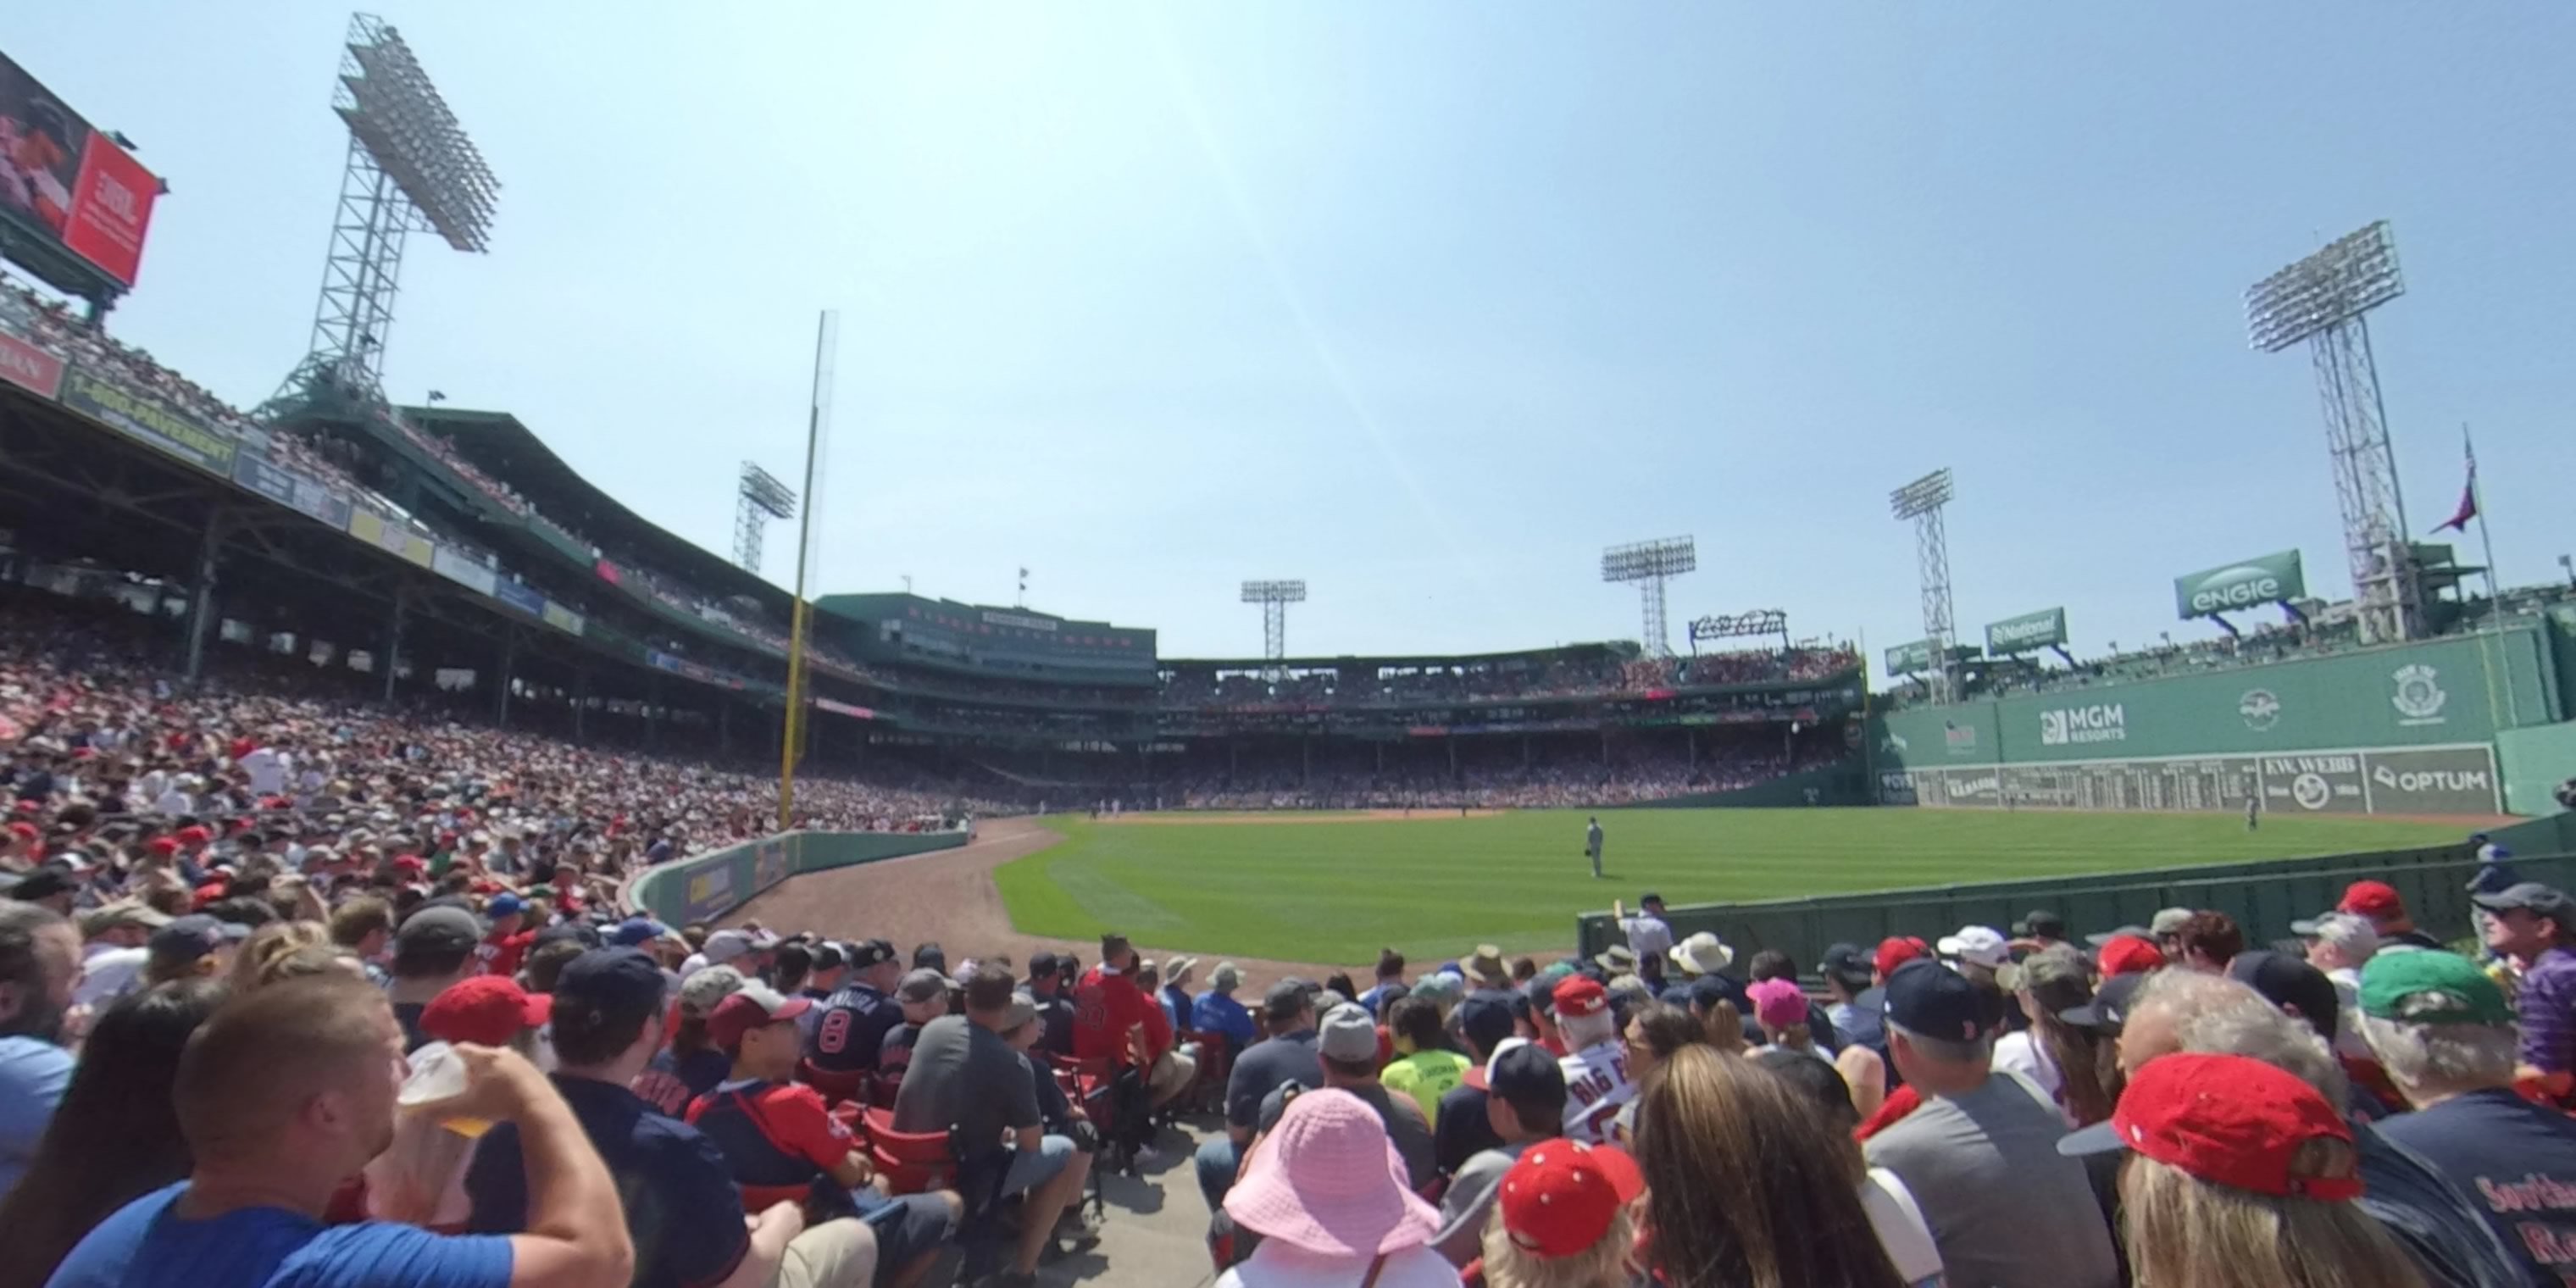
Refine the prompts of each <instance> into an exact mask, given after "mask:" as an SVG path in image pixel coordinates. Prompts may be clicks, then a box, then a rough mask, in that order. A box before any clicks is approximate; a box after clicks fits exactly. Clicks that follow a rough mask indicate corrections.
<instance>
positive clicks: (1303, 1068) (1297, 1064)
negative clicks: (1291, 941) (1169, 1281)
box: [1197, 979, 1375, 1208]
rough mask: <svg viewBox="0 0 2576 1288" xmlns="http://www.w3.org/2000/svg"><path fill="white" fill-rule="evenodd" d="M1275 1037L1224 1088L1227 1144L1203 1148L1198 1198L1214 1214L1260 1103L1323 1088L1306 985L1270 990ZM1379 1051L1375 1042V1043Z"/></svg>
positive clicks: (1239, 1062) (1257, 1046) (1289, 982)
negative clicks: (1286, 1090) (1275, 1094)
mask: <svg viewBox="0 0 2576 1288" xmlns="http://www.w3.org/2000/svg"><path fill="white" fill-rule="evenodd" d="M1261 1010H1262V1016H1263V1018H1264V1019H1265V1020H1267V1021H1268V1023H1269V1025H1270V1036H1269V1037H1267V1038H1264V1039H1262V1040H1261V1041H1259V1042H1256V1043H1254V1044H1252V1046H1250V1047H1249V1048H1247V1049H1245V1051H1244V1053H1243V1054H1242V1055H1241V1056H1240V1057H1238V1058H1237V1059H1236V1060H1235V1062H1234V1070H1233V1072H1232V1073H1230V1074H1228V1075H1227V1077H1226V1083H1225V1139H1223V1140H1211V1141H1209V1142H1207V1143H1206V1144H1204V1145H1201V1146H1199V1151H1198V1158H1197V1169H1198V1178H1199V1193H1200V1194H1201V1195H1202V1196H1204V1197H1205V1198H1206V1199H1207V1205H1208V1206H1209V1207H1210V1208H1216V1207H1218V1206H1219V1205H1220V1204H1222V1203H1223V1202H1224V1200H1225V1192H1226V1190H1227V1189H1228V1188H1229V1187H1231V1186H1232V1185H1233V1184H1234V1177H1235V1172H1236V1171H1237V1170H1238V1169H1239V1168H1240V1167H1241V1165H1242V1161H1243V1151H1244V1150H1245V1149H1247V1148H1249V1147H1250V1146H1251V1144H1252V1135H1253V1129H1254V1128H1255V1127H1257V1126H1259V1125H1260V1121H1261V1101H1262V1098H1263V1097H1265V1096H1267V1095H1269V1094H1270V1093H1271V1092H1272V1091H1274V1090H1276V1089H1278V1088H1279V1087H1281V1086H1285V1085H1292V1084H1293V1085H1295V1086H1298V1087H1320V1086H1322V1085H1324V1064H1323V1061H1322V1060H1321V1059H1320V1058H1319V1057H1318V1056H1317V1055H1316V1052H1315V1036H1316V1035H1315V994H1314V992H1313V990H1312V986H1310V985H1308V984H1306V983H1305V982H1304V981H1302V980H1296V979H1283V980H1281V981H1279V982H1278V983H1276V984H1273V985H1271V986H1270V992H1269V993H1268V994H1267V995H1266V996H1264V997H1263V998H1262V1001H1261ZM1371 1045H1372V1046H1374V1045H1375V1038H1374V1037H1372V1038H1371Z"/></svg>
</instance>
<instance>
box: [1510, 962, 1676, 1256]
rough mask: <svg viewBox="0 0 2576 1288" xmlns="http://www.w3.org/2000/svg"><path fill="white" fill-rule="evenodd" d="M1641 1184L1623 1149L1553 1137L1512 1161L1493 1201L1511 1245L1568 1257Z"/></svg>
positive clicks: (1597, 1236)
mask: <svg viewBox="0 0 2576 1288" xmlns="http://www.w3.org/2000/svg"><path fill="white" fill-rule="evenodd" d="M1595 987H1598V986H1597V985H1596V986H1595ZM1645 1188H1646V1181H1645V1177H1644V1175H1643V1174H1641V1173H1640V1172H1639V1171H1638V1170H1637V1163H1636V1160H1634V1159H1632V1158H1630V1157H1628V1155H1627V1152H1626V1151H1624V1150H1621V1149H1617V1148H1615V1147H1612V1146H1608V1145H1604V1146H1600V1147H1597V1148H1596V1147H1593V1146H1588V1145H1584V1144H1582V1143H1580V1142H1578V1141H1570V1140H1564V1139H1558V1140H1551V1141H1548V1142H1546V1143H1544V1144H1542V1145H1540V1146H1538V1147H1537V1148H1536V1149H1533V1150H1530V1151H1529V1152H1528V1153H1525V1154H1523V1155H1521V1156H1520V1159H1519V1161H1517V1162H1515V1163H1513V1164H1512V1168H1511V1170H1510V1171H1508V1172H1505V1173H1504V1174H1503V1192H1502V1195H1501V1197H1500V1198H1499V1199H1497V1200H1496V1202H1497V1204H1498V1205H1499V1207H1500V1209H1501V1211H1502V1214H1503V1232H1504V1233H1505V1234H1506V1235H1508V1236H1509V1237H1510V1239H1511V1241H1512V1246H1513V1247H1515V1248H1518V1249H1520V1250H1521V1251H1523V1252H1526V1253H1528V1254H1530V1255H1531V1256H1534V1257H1543V1258H1556V1257H1571V1256H1575V1255H1577V1254H1579V1253H1581V1252H1584V1251H1586V1250H1588V1249H1590V1248H1591V1247H1592V1246H1593V1245H1594V1244H1597V1243H1599V1242H1601V1239H1602V1236H1604V1235H1606V1234H1608V1233H1610V1224H1611V1222H1612V1221H1614V1220H1616V1219H1617V1218H1618V1216H1619V1209H1620V1207H1621V1205H1623V1204H1626V1203H1628V1202H1629V1201H1631V1200H1633V1199H1635V1198H1636V1197H1637V1196H1638V1195H1639V1194H1641V1193H1644V1192H1645Z"/></svg>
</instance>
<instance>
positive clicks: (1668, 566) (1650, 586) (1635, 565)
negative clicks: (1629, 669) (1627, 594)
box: [1601, 537, 1699, 657]
mask: <svg viewBox="0 0 2576 1288" xmlns="http://www.w3.org/2000/svg"><path fill="white" fill-rule="evenodd" d="M1697 567H1699V542H1698V541H1697V540H1696V539H1695V538H1691V537H1663V538H1660V539H1657V540H1654V541H1632V542H1630V543H1628V544H1627V545H1624V546H1612V547H1610V548H1609V549H1607V550H1604V551H1602V552H1601V580H1603V581H1609V582H1621V581H1633V582H1635V583H1637V598H1638V599H1639V600H1640V601H1642V602H1643V605H1644V608H1645V622H1644V624H1643V633H1644V638H1642V639H1640V640H1638V641H1637V642H1638V643H1640V644H1643V645H1644V646H1645V648H1646V654H1647V656H1649V657H1671V656H1672V655H1673V644H1672V640H1671V639H1670V638H1668V637H1667V636H1666V634H1665V632H1664V583H1665V582H1667V581H1670V580H1672V579H1673V578H1675V577H1678V576H1680V575H1682V574H1683V573H1686V572H1689V571H1691V570H1693V569H1695V568H1697Z"/></svg>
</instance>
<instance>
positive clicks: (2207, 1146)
mask: <svg viewBox="0 0 2576 1288" xmlns="http://www.w3.org/2000/svg"><path fill="white" fill-rule="evenodd" d="M2312 1140H2339V1141H2342V1142H2343V1143H2344V1144H2345V1145H2346V1146H2347V1147H2348V1146H2350V1145H2351V1144H2352V1129H2351V1128H2350V1127H2347V1126H2345V1125H2344V1121H2343V1115H2342V1114H2339V1113H2336V1112H2335V1108H2334V1106H2333V1105H2330V1104H2327V1103H2326V1098H2325V1097H2324V1096H2322V1095H2319V1094H2318V1093H2317V1089H2316V1088H2314V1087H2311V1086H2309V1085H2308V1084H2307V1083H2306V1082H2304V1081H2301V1080H2300V1079H2298V1078H2296V1077H2294V1076H2292V1075H2290V1074H2288V1073H2286V1072H2284V1071H2282V1070H2280V1069H2277V1068H2274V1067H2273V1066H2271V1065H2268V1064H2265V1063H2263V1062H2262V1061H2260V1060H2252V1059H2248V1058H2246V1057H2244V1056H2241V1055H2217V1054H2209V1053H2200V1052H2191V1053H2185V1054H2180V1055H2168V1056H2159V1057H2157V1058H2156V1059H2153V1060H2150V1061H2148V1062H2147V1063H2146V1064H2145V1065H2143V1066H2142V1067H2140V1068H2139V1070H2138V1072H2137V1073H2136V1074H2135V1075H2134V1076H2132V1077H2131V1078H2130V1079H2129V1087H2128V1090H2126V1091H2123V1092H2121V1093H2120V1104H2119V1107H2118V1108H2116V1109H2114V1110H2112V1111H2111V1120H2110V1121H2109V1122H2105V1123H2096V1124H2094V1125H2093V1126H2090V1127H2087V1128H2084V1129H2083V1130H2081V1131H2078V1132H2074V1133H2072V1134H2070V1135H2068V1136H2067V1137H2066V1138H2065V1139H2063V1140H2060V1141H2059V1142H2058V1143H2057V1152H2058V1153H2061V1154H2102V1153H2108V1152H2110V1151H2111V1150H2115V1149H2127V1150H2131V1151H2134V1152H2136V1153H2139V1154H2143V1155H2145V1156H2146V1157H2148V1158H2152V1159H2154V1160H2156V1161H2157V1162H2159V1163H2163V1164H2166V1165H2168V1166H2171V1167H2177V1168H2180V1169H2182V1170H2183V1171H2185V1172H2189V1173H2190V1174H2192V1175H2193V1176H2196V1177H2199V1178H2200V1179H2202V1180H2204V1181H2208V1182H2210V1183H2212V1184H2215V1185H2224V1186H2228V1187H2229V1188H2231V1189H2239V1190H2247V1191H2250V1192H2252V1193H2256V1194H2269V1195H2273V1196H2274V1197H2277V1198H2303V1199H2314V1200H2316V1201H2318V1202H2321V1203H2340V1202H2344V1201H2346V1200H2349V1199H2355V1198H2359V1197H2361V1189H2362V1186H2361V1173H2360V1171H2359V1166H2360V1165H2359V1163H2358V1161H2357V1156H2356V1155H2355V1154H2354V1153H2353V1152H2352V1150H2351V1149H2349V1148H2347V1149H2345V1150H2342V1151H2339V1152H2337V1153H2335V1154H2330V1155H2328V1157H2330V1158H2335V1159H2338V1160H2339V1163H2340V1167H2341V1173H2342V1174H2340V1175H2321V1174H2312V1173H2311V1174H2303V1173H2301V1172H2300V1171H2299V1152H2300V1148H2301V1147H2302V1146H2304V1145H2306V1144H2307V1143H2308V1142H2309V1141H2312Z"/></svg>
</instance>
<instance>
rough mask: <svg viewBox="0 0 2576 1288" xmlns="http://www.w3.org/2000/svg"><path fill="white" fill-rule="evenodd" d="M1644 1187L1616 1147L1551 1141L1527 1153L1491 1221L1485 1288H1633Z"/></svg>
mask: <svg viewBox="0 0 2576 1288" xmlns="http://www.w3.org/2000/svg"><path fill="white" fill-rule="evenodd" d="M1644 1188H1645V1179H1644V1177H1643V1176H1641V1175H1640V1174H1639V1173H1638V1171H1637V1164H1636V1161H1635V1160H1634V1159H1631V1158H1630V1157H1628V1155H1627V1154H1625V1153H1623V1152H1621V1151H1620V1150H1619V1149H1618V1148H1616V1147H1614V1146H1608V1145H1604V1146H1601V1147H1599V1148H1594V1147H1591V1146H1586V1145H1583V1144H1580V1143H1577V1142H1575V1141H1570V1140H1551V1141H1549V1142H1547V1143H1546V1144H1543V1145H1540V1146H1538V1147H1537V1148H1535V1149H1532V1150H1530V1151H1529V1152H1527V1153H1525V1154H1522V1155H1521V1156H1520V1158H1519V1159H1518V1160H1517V1161H1515V1162H1514V1163H1513V1164H1512V1169H1511V1170H1510V1171H1508V1172H1505V1173H1504V1174H1503V1179H1502V1183H1501V1184H1499V1185H1497V1186H1496V1187H1495V1194H1494V1213H1493V1215H1492V1216H1491V1217H1490V1218H1488V1219H1487V1220H1486V1223H1485V1244H1484V1252H1485V1257H1484V1270H1485V1288H1627V1284H1628V1283H1629V1282H1630V1276H1629V1274H1628V1255H1629V1251H1630V1249H1631V1248H1633V1247H1634V1246H1635V1244H1636V1237H1637V1236H1636V1226H1635V1224H1634V1217H1633V1215H1632V1212H1631V1208H1632V1207H1633V1206H1634V1205H1635V1203H1636V1200H1637V1198H1638V1196H1639V1194H1640V1193H1641V1192H1642V1191H1643V1190H1644Z"/></svg>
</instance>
